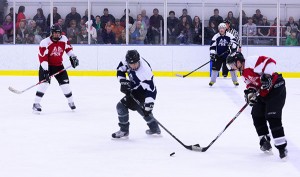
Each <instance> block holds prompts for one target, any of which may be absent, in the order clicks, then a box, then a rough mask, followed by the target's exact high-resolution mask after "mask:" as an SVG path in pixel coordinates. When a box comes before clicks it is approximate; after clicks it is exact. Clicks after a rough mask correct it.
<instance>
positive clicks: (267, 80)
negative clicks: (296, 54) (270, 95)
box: [260, 74, 272, 90]
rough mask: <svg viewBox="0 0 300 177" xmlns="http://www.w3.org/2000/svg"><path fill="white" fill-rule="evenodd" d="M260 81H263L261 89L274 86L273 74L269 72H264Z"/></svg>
mask: <svg viewBox="0 0 300 177" xmlns="http://www.w3.org/2000/svg"><path fill="white" fill-rule="evenodd" d="M260 82H261V87H260V88H261V89H267V90H269V89H270V88H271V86H272V76H271V75H269V74H263V75H262V76H261V77H260Z"/></svg>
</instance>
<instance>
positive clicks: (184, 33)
mask: <svg viewBox="0 0 300 177" xmlns="http://www.w3.org/2000/svg"><path fill="white" fill-rule="evenodd" d="M188 25H190V24H189V22H188V21H187V18H186V17H182V18H181V20H180V23H178V27H177V40H178V42H179V43H180V44H187V43H188V33H189V31H188V30H190V26H188ZM187 26H188V27H187ZM188 28H189V29H188Z"/></svg>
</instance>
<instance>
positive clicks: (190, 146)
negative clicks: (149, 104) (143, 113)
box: [130, 93, 201, 151]
mask: <svg viewBox="0 0 300 177" xmlns="http://www.w3.org/2000/svg"><path fill="white" fill-rule="evenodd" d="M130 97H131V98H132V99H133V100H134V101H135V102H136V103H137V104H138V105H139V106H140V108H141V109H142V110H144V105H143V104H142V103H141V102H140V101H139V100H137V99H136V98H134V96H133V95H132V93H130ZM154 120H155V121H156V122H157V124H158V125H159V126H160V127H162V128H163V129H164V130H165V131H166V132H167V133H169V135H171V136H172V137H173V138H174V139H175V140H176V141H177V142H178V143H180V144H181V145H182V146H183V147H185V148H186V149H189V150H192V151H201V149H200V145H199V144H195V145H185V144H184V143H183V142H182V141H180V140H179V139H178V138H177V137H176V136H175V135H173V134H172V133H171V132H170V131H169V130H168V129H167V128H166V127H165V126H163V125H162V124H161V123H160V122H159V121H158V120H157V119H155V118H154Z"/></svg>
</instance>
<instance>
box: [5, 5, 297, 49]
mask: <svg viewBox="0 0 300 177" xmlns="http://www.w3.org/2000/svg"><path fill="white" fill-rule="evenodd" d="M0 10H1V9H0ZM70 10H71V11H70V13H68V14H67V15H66V17H65V18H63V17H62V16H61V15H60V14H59V9H58V8H57V7H53V22H52V23H53V24H59V25H60V26H61V28H62V31H63V34H64V35H66V36H67V38H68V39H69V41H70V42H71V43H72V44H88V43H89V42H88V41H89V40H88V39H89V35H90V43H91V44H126V38H128V41H129V44H162V41H163V39H164V38H165V37H166V38H167V43H168V44H173V45H178V44H181V45H184V44H196V45H197V44H198V45H200V44H202V41H204V44H205V45H210V43H211V39H212V37H213V36H214V35H215V34H216V33H217V32H218V29H217V28H218V25H219V24H220V23H221V22H223V21H224V20H228V21H230V22H231V27H232V28H233V29H235V30H237V31H239V29H240V28H239V27H240V24H239V22H240V19H239V15H238V18H236V17H235V16H234V14H233V12H232V11H229V12H228V13H227V16H226V17H225V18H224V19H223V17H221V16H220V15H219V10H218V9H214V11H213V15H212V16H211V17H210V18H209V20H208V24H207V26H205V27H204V28H203V24H202V20H201V19H200V18H199V16H197V15H196V16H194V17H191V16H190V15H189V14H188V10H187V9H185V8H184V9H182V14H180V15H178V16H179V17H178V16H177V17H176V14H175V12H174V11H173V10H171V11H169V16H168V17H167V34H164V18H163V16H162V15H160V14H159V10H158V9H157V8H154V9H153V12H152V15H151V16H150V17H149V16H147V12H146V10H142V11H141V12H140V14H138V15H137V16H136V18H133V17H132V16H131V14H130V9H128V11H126V9H125V10H124V15H123V16H122V17H121V18H115V17H114V15H112V14H110V13H109V10H108V8H104V9H103V14H102V15H96V16H95V17H94V15H92V14H91V16H90V18H88V10H86V11H85V13H84V14H83V16H81V15H80V14H79V13H78V12H77V10H76V7H71V9H70ZM3 13H4V12H0V17H2V19H0V43H4V44H12V43H13V42H14V37H15V43H16V44H38V43H39V42H40V41H41V40H42V39H43V38H45V37H47V36H49V35H50V24H51V22H50V19H51V18H50V14H48V16H47V18H46V16H45V14H44V13H43V9H42V8H38V9H37V12H36V14H35V15H34V17H33V18H28V17H26V12H25V6H19V9H18V11H17V13H16V14H13V8H12V7H11V8H10V9H9V13H8V14H6V15H4V14H3ZM126 13H128V17H129V20H128V23H127V25H128V29H129V30H128V31H129V34H128V36H126V30H125V29H126V15H127V14H126ZM88 19H90V21H88ZM241 21H242V24H241V25H242V31H241V32H240V33H242V37H243V38H242V40H243V44H244V45H255V44H267V45H276V36H277V19H276V18H275V19H274V20H273V23H272V24H271V23H270V21H268V19H267V17H266V16H264V15H262V13H261V11H260V9H257V10H256V11H255V14H253V15H252V16H250V17H248V16H247V15H246V13H245V11H242V20H241ZM299 23H300V19H299ZM14 25H15V27H16V29H15V32H16V34H15V35H14V30H13V28H14ZM203 29H204V36H202V35H203V32H202V31H203ZM279 29H280V31H279V35H280V37H281V38H282V39H284V41H285V44H286V45H299V44H300V29H299V25H298V23H297V22H295V21H294V18H293V17H289V20H288V22H287V23H286V24H285V25H284V26H283V25H282V24H280V28H279ZM203 38H204V39H203Z"/></svg>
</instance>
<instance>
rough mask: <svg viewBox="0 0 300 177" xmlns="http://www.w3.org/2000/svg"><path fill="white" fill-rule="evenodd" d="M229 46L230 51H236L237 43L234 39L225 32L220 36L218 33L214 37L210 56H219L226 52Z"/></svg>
mask: <svg viewBox="0 0 300 177" xmlns="http://www.w3.org/2000/svg"><path fill="white" fill-rule="evenodd" d="M229 46H231V49H236V48H237V43H236V39H235V37H234V36H233V35H232V34H231V33H229V32H227V31H226V32H225V35H221V34H220V33H217V34H215V35H214V37H213V38H212V42H211V45H210V48H209V50H210V53H211V54H217V55H219V56H220V55H222V54H223V53H225V52H226V51H228V49H229ZM226 57H227V55H226V56H225V55H224V58H226Z"/></svg>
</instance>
